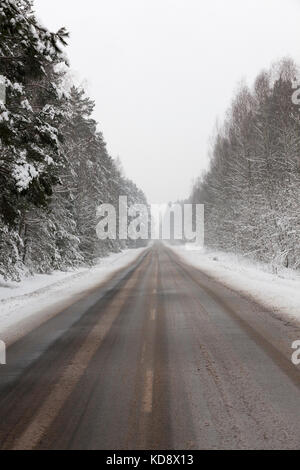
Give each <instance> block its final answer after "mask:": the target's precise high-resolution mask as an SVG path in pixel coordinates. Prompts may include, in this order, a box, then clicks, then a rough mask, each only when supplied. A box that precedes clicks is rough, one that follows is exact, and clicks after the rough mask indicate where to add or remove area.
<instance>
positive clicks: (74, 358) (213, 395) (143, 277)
mask: <svg viewBox="0 0 300 470" xmlns="http://www.w3.org/2000/svg"><path fill="white" fill-rule="evenodd" d="M296 339H300V329H299V327H297V325H296V324H293V323H291V322H289V323H288V324H286V323H284V322H283V321H281V320H280V319H279V318H278V317H275V316H274V315H273V314H272V313H271V312H268V311H267V310H265V309H264V308H263V307H260V306H259V305H257V304H255V303H254V302H253V301H251V300H249V299H247V298H245V296H241V295H239V294H238V293H236V292H233V291H231V290H230V289H228V288H227V287H224V286H223V285H222V284H220V283H218V282H216V281H215V280H213V279H211V278H209V277H208V276H207V275H205V274H203V273H202V272H201V271H200V270H198V269H195V268H193V267H191V266H189V265H188V264H185V263H184V262H183V261H182V260H181V259H180V258H179V257H178V256H177V255H176V253H174V252H173V251H171V250H170V249H168V248H167V247H165V246H163V245H161V244H156V245H153V246H152V247H151V248H149V249H148V250H146V251H144V252H141V254H140V256H139V258H138V259H137V260H136V261H134V262H133V263H132V264H131V265H130V266H128V267H127V268H125V269H124V270H122V271H121V272H118V273H117V274H116V276H115V277H113V278H112V279H110V280H108V281H107V282H106V283H104V284H103V285H102V286H101V287H99V288H98V289H96V290H93V291H91V292H90V293H89V294H88V295H87V296H86V297H84V298H81V299H80V300H78V301H77V302H76V303H74V304H73V305H70V306H68V307H67V308H65V309H64V310H63V311H62V312H61V313H60V314H58V315H56V316H55V317H53V318H50V319H49V320H47V321H46V322H44V323H43V324H42V325H40V326H39V327H37V328H35V329H34V330H33V331H31V332H29V333H28V334H27V335H26V336H24V337H23V338H21V339H19V340H17V341H16V342H14V343H13V344H12V345H11V346H10V347H9V348H8V351H7V365H5V366H0V378H1V385H0V447H1V448H2V449H116V450H117V449H141V448H146V449H203V448H205V449H211V448H218V449H227V448H233V449H247V448H251V449H256V448H267V449H270V448H278V449H279V448H284V449H288V448H298V447H299V441H300V390H299V378H300V371H299V368H297V367H295V366H294V365H293V364H292V363H291V360H290V357H291V354H292V350H291V343H292V342H293V341H294V340H296Z"/></svg>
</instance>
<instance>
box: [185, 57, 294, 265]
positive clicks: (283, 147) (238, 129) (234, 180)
mask: <svg viewBox="0 0 300 470" xmlns="http://www.w3.org/2000/svg"><path fill="white" fill-rule="evenodd" d="M296 77H299V70H298V68H297V66H296V65H295V64H294V62H293V61H292V60H290V59H288V58H285V59H283V60H281V61H279V62H277V63H276V64H274V65H273V66H272V67H271V68H270V69H269V70H264V71H262V72H261V73H260V74H259V75H258V76H257V78H256V80H255V83H254V85H253V87H252V88H249V87H247V86H246V85H241V86H240V87H239V90H238V92H237V93H236V96H235V97H234V99H233V101H232V104H231V107H230V109H229V110H228V111H227V114H226V117H225V119H224V122H223V123H222V125H219V126H216V130H215V134H214V137H213V139H212V146H211V150H210V157H211V158H210V165H209V168H208V170H207V171H206V172H205V174H203V175H201V176H200V177H199V178H197V180H196V181H195V182H194V184H193V188H192V192H191V195H190V197H189V202H191V203H203V204H205V243H206V245H207V246H208V247H211V248H214V249H218V250H225V251H228V252H234V253H241V254H243V255H245V256H248V257H250V258H252V259H255V260H259V261H262V262H266V263H271V264H272V265H273V266H274V268H275V269H277V267H278V266H285V267H292V268H295V269H297V268H299V265H300V230H299V229H300V214H299V200H300V199H299V196H300V171H299V170H300V113H299V110H300V107H299V105H298V104H297V103H298V102H300V101H299V98H297V90H295V78H296ZM298 88H300V86H298ZM299 95H300V93H299ZM293 96H294V97H295V98H296V99H292V97H293Z"/></svg>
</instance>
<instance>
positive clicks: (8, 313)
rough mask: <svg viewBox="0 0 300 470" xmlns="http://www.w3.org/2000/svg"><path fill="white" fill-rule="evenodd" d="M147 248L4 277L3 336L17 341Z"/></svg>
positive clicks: (0, 296) (0, 285) (0, 289)
mask: <svg viewBox="0 0 300 470" xmlns="http://www.w3.org/2000/svg"><path fill="white" fill-rule="evenodd" d="M144 250H145V248H138V249H130V250H124V251H123V252H121V253H113V254H111V255H110V256H107V257H106V258H102V259H100V261H99V264H97V265H96V266H94V267H92V268H80V269H77V270H73V271H68V272H61V271H55V272H53V273H52V274H49V275H46V274H36V275H34V276H31V277H29V278H27V279H24V280H22V281H21V282H20V283H14V282H10V283H9V282H4V281H3V280H1V278H0V339H1V340H3V341H5V342H6V343H7V344H10V343H12V342H14V341H15V340H16V339H18V338H20V337H21V336H23V335H24V334H26V333H27V332H28V331H30V330H32V329H33V328H35V327H36V326H38V325H39V324H41V323H43V322H44V321H46V320H47V319H49V318H51V317H52V316H53V315H55V314H57V313H59V312H60V311H61V310H63V309H64V308H67V307H68V306H69V305H71V304H72V303H74V302H75V301H76V300H79V299H80V298H81V297H82V296H84V294H85V292H86V291H87V290H88V289H92V288H93V287H95V286H97V285H99V284H101V283H103V282H105V281H106V280H107V279H108V278H109V277H110V276H112V275H113V274H114V273H115V272H116V271H118V270H120V269H122V268H125V267H126V266H127V265H129V264H130V263H132V262H133V261H134V260H135V259H137V258H138V256H139V255H140V254H141V253H142V252H143V251H144Z"/></svg>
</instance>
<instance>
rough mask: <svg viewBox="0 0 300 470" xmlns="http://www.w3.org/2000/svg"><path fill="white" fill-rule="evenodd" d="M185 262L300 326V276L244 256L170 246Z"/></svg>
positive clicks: (191, 247)
mask: <svg viewBox="0 0 300 470" xmlns="http://www.w3.org/2000/svg"><path fill="white" fill-rule="evenodd" d="M170 248H172V249H173V250H174V251H175V252H176V253H177V254H178V255H179V256H180V257H181V259H182V260H184V261H185V262H187V263H189V264H190V265H192V266H194V267H196V268H199V269H200V270H201V271H203V272H204V273H206V274H208V275H209V276H211V277H213V278H215V279H217V280H218V281H220V282H222V284H224V285H226V286H227V287H229V288H231V289H234V290H237V291H239V292H241V293H242V294H243V295H246V296H248V297H251V298H252V299H253V300H255V301H256V302H259V303H260V304H262V305H265V306H266V307H267V308H269V309H271V310H272V311H274V312H275V313H276V314H277V315H278V316H280V317H282V318H284V319H287V318H288V319H289V320H292V321H296V322H297V323H298V322H300V273H299V272H296V271H294V270H292V269H286V268H280V269H278V271H277V273H276V274H274V273H272V267H271V266H270V265H264V264H261V263H256V262H255V261H250V260H248V259H247V258H245V257H243V256H241V255H235V254H231V253H224V252H217V251H212V250H209V249H205V248H199V247H195V245H192V244H190V245H189V244H187V245H184V246H170Z"/></svg>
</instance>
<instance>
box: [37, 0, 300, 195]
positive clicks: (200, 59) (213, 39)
mask: <svg viewBox="0 0 300 470" xmlns="http://www.w3.org/2000/svg"><path fill="white" fill-rule="evenodd" d="M35 9H36V12H37V14H38V17H39V18H40V19H41V21H42V22H43V23H44V25H45V26H47V27H48V28H50V29H52V30H57V29H58V28H59V27H61V26H66V27H67V29H68V30H69V31H70V34H71V37H70V41H69V47H68V49H67V53H68V56H69V60H70V63H71V67H72V69H73V70H74V71H75V72H76V77H77V80H79V82H83V83H85V85H86V88H87V91H88V94H89V95H90V96H91V97H92V98H93V99H94V100H95V101H96V111H95V118H96V119H97V120H98V121H99V123H100V128H101V130H102V131H103V133H104V137H105V140H106V141H107V144H108V150H109V152H110V154H111V155H112V156H114V157H120V158H121V161H122V163H123V167H124V169H125V173H126V175H127V176H128V177H129V178H131V179H133V180H134V181H135V183H136V184H137V185H138V186H140V187H141V188H142V189H143V190H144V191H145V193H146V195H147V197H148V200H149V202H152V203H163V202H166V201H169V200H176V199H178V198H185V197H187V196H188V194H189V192H190V188H191V183H192V180H193V178H195V177H196V176H198V175H199V174H200V173H201V171H202V170H203V169H204V168H205V167H206V165H207V151H208V143H209V137H210V135H211V133H212V131H213V128H214V125H215V122H216V118H217V117H219V118H220V119H222V117H223V115H224V112H225V110H226V108H227V107H228V106H229V105H230V101H231V99H232V96H233V93H234V91H235V90H236V88H237V84H238V83H239V82H240V80H241V79H245V80H246V81H247V82H248V83H249V84H251V83H252V81H253V79H254V78H255V76H256V75H257V73H258V72H259V71H260V70H261V69H262V68H264V67H269V66H270V64H271V63H272V62H273V61H274V60H276V59H278V58H281V57H282V56H286V55H289V56H290V57H292V58H293V59H294V60H295V61H296V62H300V37H299V22H300V0H206V1H202V0H85V1H82V0H36V1H35Z"/></svg>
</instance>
